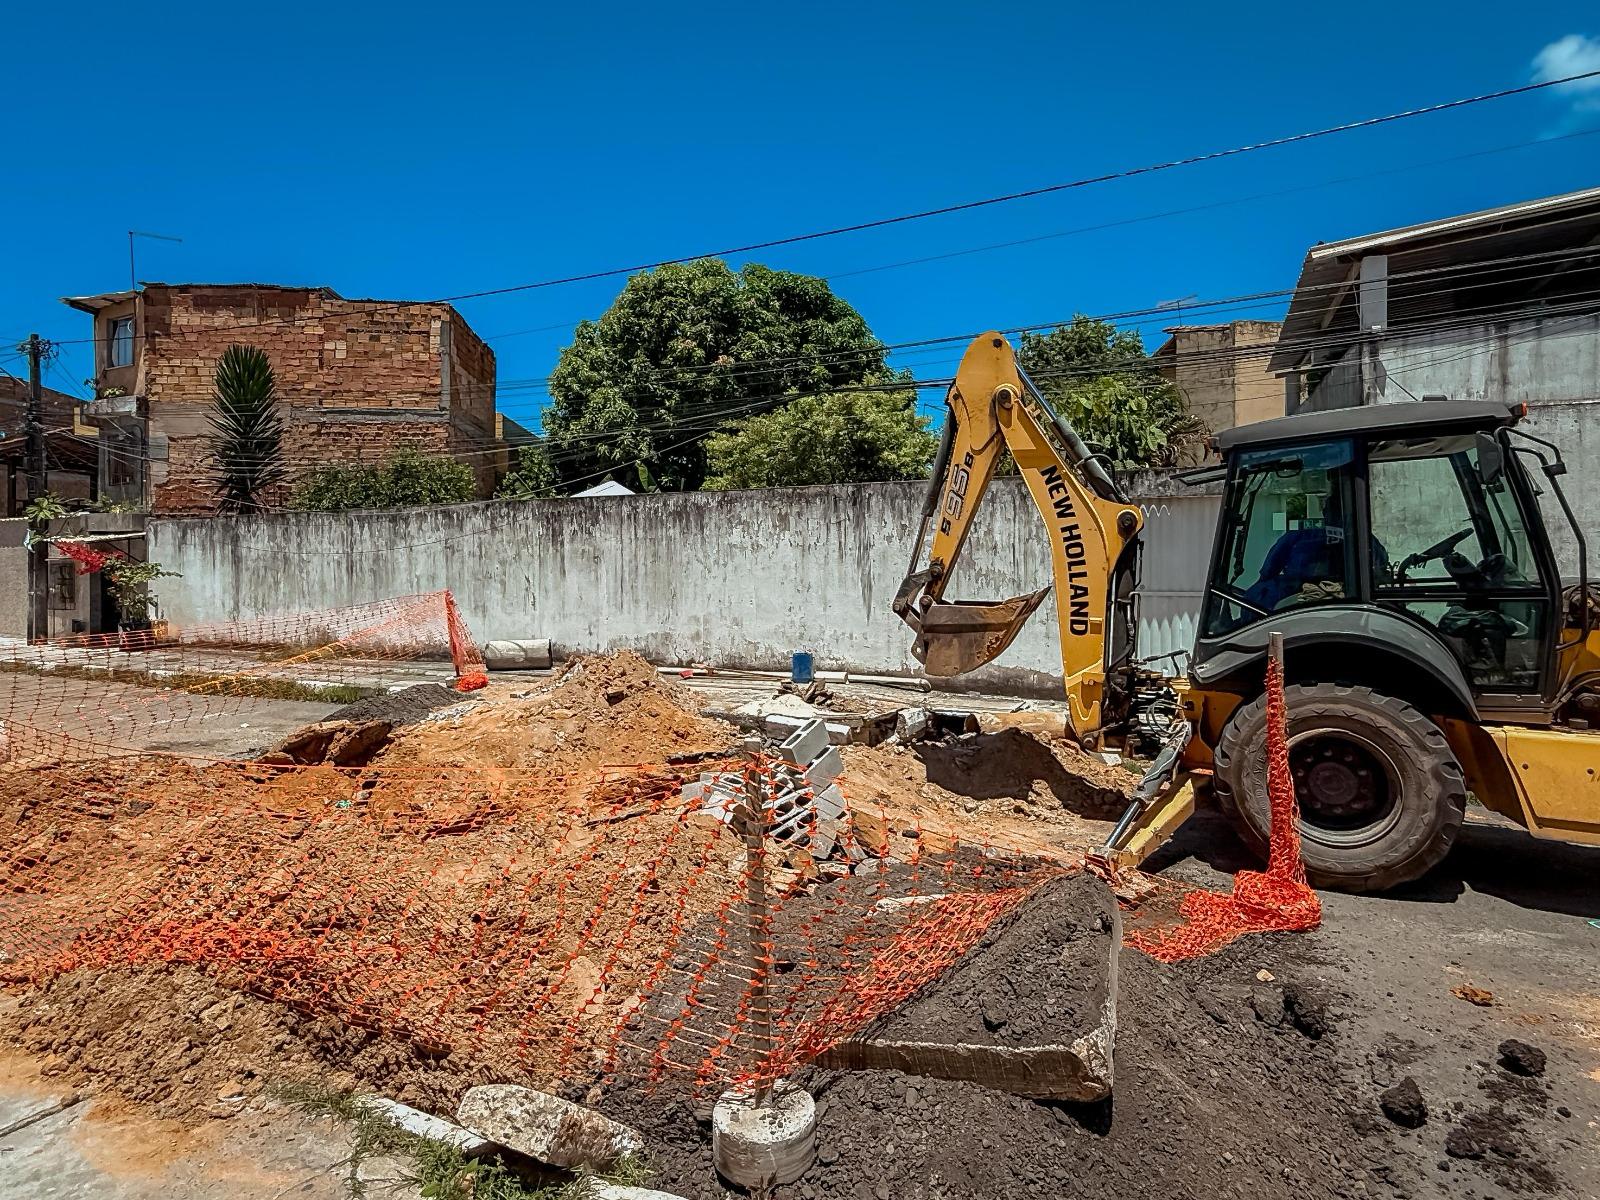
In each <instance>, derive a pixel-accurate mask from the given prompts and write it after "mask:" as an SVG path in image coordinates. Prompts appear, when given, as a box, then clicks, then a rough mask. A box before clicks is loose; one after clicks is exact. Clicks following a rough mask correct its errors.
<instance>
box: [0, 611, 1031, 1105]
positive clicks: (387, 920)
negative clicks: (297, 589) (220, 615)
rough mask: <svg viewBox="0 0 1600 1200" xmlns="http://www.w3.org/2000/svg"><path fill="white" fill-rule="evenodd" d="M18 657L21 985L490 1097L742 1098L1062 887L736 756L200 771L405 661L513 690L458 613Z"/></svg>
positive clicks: (1, 865) (9, 967)
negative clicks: (318, 1046) (238, 1017)
mask: <svg viewBox="0 0 1600 1200" xmlns="http://www.w3.org/2000/svg"><path fill="white" fill-rule="evenodd" d="M0 654H3V655H4V656H5V661H4V662H0V668H3V669H0V714H3V716H0V720H3V721H4V725H5V735H6V739H7V740H6V746H7V753H8V755H9V761H5V760H3V759H0V983H10V984H18V985H27V984H43V983H47V982H49V981H50V980H53V979H55V978H57V977H59V976H61V975H64V974H66V973H68V972H74V971H93V972H107V971H119V972H120V971H131V970H143V971H155V972H161V971H163V970H164V969H167V968H169V967H172V966H187V967H194V968H198V969H200V970H201V971H203V972H205V973H206V974H208V975H210V976H211V977H213V978H215V979H217V980H218V981H220V982H222V983H223V984H225V985H227V986H229V987H232V988H236V989H238V990H240V991H243V992H247V993H250V994H253V995H256V996H259V997H262V998H265V999H268V1000H271V1001H275V1002H278V1003H281V1004H286V1005H290V1006H293V1007H295V1008H297V1009H299V1010H301V1011H304V1012H307V1013H311V1014H315V1015H317V1016H319V1017H327V1018H331V1019H333V1020H336V1021H338V1022H341V1023H343V1024H345V1025H348V1026H352V1027H356V1028H360V1029H366V1030H373V1031H376V1032H378V1033H381V1034H383V1035H385V1036H388V1037H391V1038H394V1039H398V1040H402V1041H405V1042H409V1043H411V1044H412V1045H414V1046H417V1047H420V1048H422V1049H423V1050H425V1051H426V1052H429V1053H437V1054H446V1053H447V1054H449V1055H450V1056H451V1061H452V1062H453V1063H455V1064H457V1065H459V1066H460V1067H461V1068H463V1069H468V1070H471V1071H473V1072H475V1073H476V1074H478V1075H479V1076H480V1077H484V1078H504V1079H514V1080H519V1081H525V1082H528V1083H531V1084H534V1085H535V1086H543V1087H546V1088H554V1087H557V1086H560V1085H565V1084H571V1083H574V1082H581V1083H584V1084H593V1083H598V1082H604V1081H606V1080H614V1079H627V1080H631V1081H638V1082H643V1083H647V1084H653V1083H657V1082H660V1081H662V1080H663V1079H666V1078H668V1077H669V1076H670V1077H672V1078H674V1079H676V1080H678V1081H680V1082H687V1083H688V1084H689V1085H691V1086H693V1087H695V1088H698V1089H707V1090H719V1089H721V1088H723V1087H726V1086H728V1085H729V1084H730V1083H739V1082H752V1081H758V1080H767V1079H771V1078H773V1077H776V1076H778V1075H782V1074H784V1073H786V1072H788V1071H791V1070H793V1069H794V1067H796V1066H797V1065H799V1064H801V1063H803V1062H805V1061H808V1060H810V1059H811V1058H813V1057H814V1056H815V1055H817V1054H819V1053H821V1052H822V1051H824V1050H826V1049H828V1048H830V1047H831V1046H833V1045H835V1044H837V1043H838V1042H839V1041H840V1040H842V1039H844V1038H847V1037H849V1036H851V1035H852V1034H854V1033H856V1032H857V1031H859V1030H860V1029H861V1028H862V1027H864V1026H865V1025H867V1024H868V1023H870V1022H871V1021H872V1020H874V1019H875V1018H877V1017H878V1016H880V1015H883V1014H885V1013H887V1012H889V1011H890V1010H892V1009H893V1008H894V1007H895V1006H896V1005H898V1004H899V1003H900V1002H902V1001H903V1000H904V999H906V998H907V997H909V996H910V995H911V994H912V993H914V992H915V991H917V990H918V989H919V988H921V987H922V986H924V985H925V984H927V983H928V982H930V981H931V980H933V979H934V978H935V977H937V976H938V975H939V974H940V973H941V972H943V971H944V970H946V969H947V968H948V967H949V966H950V965H951V964H952V963H954V962H955V961H956V960H957V959H958V958H959V957H960V956H961V955H962V954H964V953H965V952H966V951H967V950H969V949H970V948H972V947H973V946H974V945H976V944H977V942H978V941H979V940H980V939H981V938H982V937H983V936H984V934H985V932H986V931H987V930H988V929H989V928H990V926H991V925H992V923H993V922H994V921H995V920H997V919H998V918H1000V917H1002V916H1004V915H1006V914H1007V913H1009V912H1011V911H1013V910H1014V909H1015V908H1016V906H1017V905H1019V904H1020V903H1022V901H1023V900H1024V899H1025V898H1026V896H1027V895H1028V894H1029V892H1030V891H1031V889H1032V888H1033V887H1034V886H1036V885H1037V884H1038V883H1039V882H1041V881H1042V880H1043V879H1046V878H1049V877H1051V876H1053V875H1055V874H1058V873H1059V872H1060V871H1061V870H1062V863H1061V862H1060V860H1059V858H1058V857H1057V858H1052V857H1050V856H1049V855H1047V854H1042V853H1038V852H1037V848H1034V847H1024V846H1011V845H998V844H996V845H972V844H964V843H962V842H960V841H959V840H958V839H956V838H954V837H952V836H949V835H948V834H947V833H946V832H945V831H942V830H939V829H935V828H925V827H922V826H921V825H919V824H917V823H916V822H915V821H913V822H911V823H910V824H909V825H908V824H907V823H906V821H905V820H903V819H901V818H898V817H895V816H893V815H891V814H889V813H886V812H884V811H882V810H881V809H876V808H874V807H873V806H870V805H862V804H860V803H857V804H854V805H853V806H851V808H850V809H849V811H848V812H846V813H845V814H844V815H843V816H842V817H839V818H837V820H836V822H827V821H825V820H824V818H823V817H821V816H819V813H821V812H822V809H821V808H820V807H818V806H817V805H816V804H814V803H812V800H813V798H812V797H811V796H810V792H809V790H808V789H802V793H803V794H802V795H800V796H798V797H797V796H796V794H795V793H794V791H793V790H792V778H793V776H792V773H791V774H789V775H785V773H784V770H783V769H782V768H780V767H779V766H777V765H776V764H774V763H773V762H771V761H769V760H765V759H757V760H747V759H745V758H742V757H740V758H732V759H729V758H722V759H719V758H717V757H716V756H715V755H716V753H720V752H713V753H712V754H711V755H708V754H706V753H704V752H696V753H694V754H691V755H687V756H684V757H685V758H686V761H683V762H673V761H672V760H671V756H668V758H667V759H666V760H664V761H655V762H647V763H625V764H610V765H603V766H584V767H581V768H579V767H574V766H572V765H570V764H565V765H552V766H550V767H548V768H540V767H537V766H528V765H501V764H495V765H489V764H487V763H482V762H471V761H466V762H462V761H451V762H448V763H437V762H434V763H430V762H428V761H426V760H422V761H418V760H417V758H416V757H415V755H414V754H413V755H412V756H410V757H407V756H406V755H398V756H396V757H394V758H393V759H391V760H390V761H384V760H383V759H382V758H381V756H380V758H379V759H378V760H376V761H373V762H370V763H369V764H367V765H363V766H333V765H317V766H304V765H296V764H293V763H290V762H285V761H283V759H284V758H285V757H286V756H283V755H274V756H272V757H270V758H263V759H257V760H230V759H224V758H218V757H216V756H214V755H208V754H205V753H201V752H197V751H196V750H195V749H194V747H195V746H197V745H198V744H199V743H200V741H201V739H202V738H203V737H204V736H206V733H207V730H209V729H211V728H214V727H216V726H217V725H220V724H229V725H231V726H234V727H236V726H237V725H238V724H249V723H250V720H251V718H252V717H253V716H254V715H255V714H256V713H257V711H258V707H257V706H261V705H266V704H276V703H281V702H282V701H283V700H285V699H286V698H289V699H293V698H296V697H299V698H304V697H305V696H306V695H307V694H311V695H320V696H322V697H323V698H324V701H325V702H326V701H327V700H330V699H332V698H333V697H332V696H331V695H330V694H329V693H330V692H331V691H333V690H337V689H338V688H339V687H341V686H352V687H355V688H357V690H365V691H368V692H370V691H374V690H382V689H384V688H387V687H390V686H393V685H394V682H395V678H396V675H397V672H396V671H395V669H394V668H395V664H397V663H405V664H406V670H405V671H404V672H399V673H398V674H399V675H401V676H402V677H403V679H402V681H409V682H416V681H417V678H418V677H419V674H420V676H421V677H422V678H430V677H433V676H434V675H437V677H438V678H439V679H441V680H443V681H446V682H452V681H459V683H457V686H471V685H472V684H473V683H474V682H477V681H478V680H483V681H484V682H486V679H484V678H483V671H482V660H481V657H479V655H478V652H477V648H476V646H475V644H474V643H473V640H472V637H471V634H470V632H469V631H468V629H467V627H466V625H465V622H464V621H463V620H462V618H461V616H460V613H459V612H458V611H457V610H456V608H455V605H454V603H453V601H451V599H450V597H449V595H448V593H434V594H431V595H427V596H414V597H406V598H402V599H399V600H393V601H385V602H382V603H379V604H373V605H362V606H356V607H353V608H346V609H336V610H328V611H325V612H320V613H308V614H296V615H293V616H285V617H277V618H270V619H262V620H258V621H249V622H240V623H232V624H217V625H208V626H203V627H191V628H186V629H173V628H162V629H157V630H153V631H150V632H149V633H147V634H139V635H135V636H133V637H131V638H123V637H117V636H115V635H113V636H111V637H109V638H78V639H66V640H63V641H58V642H52V643H47V644H39V645H33V646H20V645H12V646H8V647H5V648H4V649H3V650H0ZM434 663H437V667H436V668H435V667H433V666H432V665H431V664H434ZM574 674H576V672H575V673H574ZM652 678H654V677H653V675H652ZM478 686H480V687H481V686H482V683H478ZM595 686H596V687H597V688H599V689H600V690H601V699H600V700H599V701H598V704H599V708H600V710H601V711H602V712H604V711H607V704H608V700H609V697H610V696H611V694H612V693H611V691H610V690H609V688H610V685H609V684H603V685H602V684H596V685H595ZM486 694H487V693H480V695H486ZM463 700H464V704H465V707H466V708H469V709H470V708H471V707H472V706H473V705H475V704H484V703H488V702H486V701H484V700H482V699H471V698H465V697H464V698H463ZM454 711H455V710H454V709H451V710H447V712H446V714H445V716H444V719H445V720H458V719H459V718H456V717H450V716H449V715H448V714H449V713H450V712H454ZM488 711H490V712H491V713H493V712H497V711H498V710H495V709H492V708H491V709H489V710H488ZM240 718H243V720H241V719H240ZM309 719H315V717H314V714H313V715H312V716H311V717H310V718H309ZM552 719H554V718H552ZM430 728H436V726H430ZM430 736H431V735H430ZM518 736H520V735H518ZM529 736H532V734H531V733H530V734H529ZM418 744H432V743H418ZM716 772H730V773H734V774H736V775H737V774H742V775H744V776H745V777H746V779H747V784H746V786H747V788H748V789H750V790H751V791H752V792H753V794H754V795H755V796H756V797H758V798H760V797H767V798H771V797H775V796H779V795H780V794H783V795H784V797H785V798H784V799H783V802H782V804H783V805H788V806H789V807H788V808H783V807H782V805H779V804H778V803H777V801H774V802H773V805H770V806H768V807H763V808H760V809H759V811H760V813H761V814H762V815H760V816H759V817H758V816H755V815H752V814H754V813H756V812H757V811H758V810H757V808H756V807H755V806H754V805H753V802H752V806H751V807H750V808H749V811H748V812H746V813H745V814H744V817H743V818H742V819H741V820H734V819H733V817H732V815H731V814H730V813H729V812H727V811H719V810H718V809H717V808H716V806H714V805H708V804H707V802H706V801H705V799H704V797H703V793H697V792H696V790H695V786H694V785H696V784H697V783H698V782H699V781H700V780H701V776H702V773H707V774H715V773H716ZM786 780H787V782H786ZM785 788H789V789H790V790H789V791H788V792H787V793H785ZM796 806H798V808H796ZM769 809H770V811H769ZM793 811H800V812H801V813H802V814H804V819H802V820H799V821H798V822H796V821H795V820H794V819H793V818H792V816H786V818H785V822H776V821H774V816H775V815H776V814H779V813H780V812H781V813H783V814H791V813H792V812H793Z"/></svg>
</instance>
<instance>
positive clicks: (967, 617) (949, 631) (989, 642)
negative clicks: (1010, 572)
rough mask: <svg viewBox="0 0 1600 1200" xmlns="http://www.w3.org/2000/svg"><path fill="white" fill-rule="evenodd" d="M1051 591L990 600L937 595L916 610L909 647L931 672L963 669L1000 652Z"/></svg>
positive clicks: (963, 671)
mask: <svg viewBox="0 0 1600 1200" xmlns="http://www.w3.org/2000/svg"><path fill="white" fill-rule="evenodd" d="M1049 594H1050V589H1049V588H1048V587H1044V588H1040V589H1039V590H1038V591H1037V592H1031V593H1029V594H1028V595H1026V596H1013V597H1012V598H1011V599H1009V600H1000V601H996V602H993V603H991V602H988V601H982V600H940V601H937V602H935V603H934V604H931V605H929V606H928V607H927V608H926V609H925V610H923V612H922V614H921V616H920V625H921V630H920V634H919V636H918V638H917V641H916V645H914V646H913V647H912V653H913V654H915V655H916V656H917V661H918V662H920V663H921V664H922V667H923V669H924V670H925V671H927V673H928V674H929V675H965V674H966V673H967V672H968V671H976V670H977V669H978V668H979V667H981V666H983V664H984V663H987V662H992V661H994V660H995V659H996V658H998V657H999V656H1000V655H1001V653H1002V652H1004V650H1005V648H1006V647H1007V646H1009V645H1011V643H1012V642H1013V641H1014V640H1015V639H1016V636H1017V633H1018V632H1019V631H1020V630H1021V629H1022V627H1023V625H1024V624H1026V623H1027V620H1028V618H1029V617H1031V616H1032V615H1033V610H1034V609H1036V608H1038V607H1039V605H1040V604H1041V603H1043V601H1044V598H1045V597H1046V596H1048V595H1049Z"/></svg>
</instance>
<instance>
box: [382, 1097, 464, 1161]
mask: <svg viewBox="0 0 1600 1200" xmlns="http://www.w3.org/2000/svg"><path fill="white" fill-rule="evenodd" d="M362 1103H363V1104H364V1105H365V1106H366V1107H367V1108H369V1109H371V1110H372V1111H373V1112H374V1113H376V1114H377V1115H378V1116H380V1117H382V1118H383V1119H384V1120H385V1121H387V1122H389V1124H391V1125H393V1126H395V1127H397V1128H399V1129H403V1130H405V1131H406V1132H407V1133H410V1134H415V1135H416V1136H417V1137H423V1138H427V1139H428V1140H429V1141H433V1142H443V1143H444V1144H445V1145H447V1146H455V1147H456V1148H458V1149H459V1150H460V1151H461V1152H462V1153H463V1154H481V1153H482V1152H483V1151H484V1150H487V1149H488V1148H489V1143H488V1142H487V1141H486V1140H485V1139H484V1138H483V1136H482V1135H481V1134H479V1133H477V1132H475V1131H474V1130H471V1129H463V1128H462V1127H461V1126H459V1125H457V1124H455V1123H454V1122H452V1121H447V1120H445V1119H444V1118H443V1117H436V1116H434V1115H433V1114H432V1113H425V1112H423V1111H422V1110H421V1109H416V1108H412V1107H411V1106H410V1105H409V1104H401V1103H400V1102H399V1101H398V1100H390V1099H389V1098H388V1097H387V1096H365V1097H363V1098H362Z"/></svg>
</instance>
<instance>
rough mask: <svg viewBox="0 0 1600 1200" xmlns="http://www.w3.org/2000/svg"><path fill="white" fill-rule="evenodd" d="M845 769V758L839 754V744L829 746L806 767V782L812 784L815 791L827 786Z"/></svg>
mask: <svg viewBox="0 0 1600 1200" xmlns="http://www.w3.org/2000/svg"><path fill="white" fill-rule="evenodd" d="M843 771H844V758H843V757H842V756H841V755H840V754H839V748H838V747H837V746H829V747H828V748H827V749H826V750H824V751H823V752H822V753H821V754H819V755H817V757H816V758H814V759H812V760H811V762H810V763H809V764H808V765H807V767H806V782H807V783H809V784H810V785H811V790H812V791H813V792H815V791H817V789H819V788H825V787H827V786H828V785H829V784H830V783H832V782H833V781H834V780H835V779H837V778H839V776H840V774H842V773H843Z"/></svg>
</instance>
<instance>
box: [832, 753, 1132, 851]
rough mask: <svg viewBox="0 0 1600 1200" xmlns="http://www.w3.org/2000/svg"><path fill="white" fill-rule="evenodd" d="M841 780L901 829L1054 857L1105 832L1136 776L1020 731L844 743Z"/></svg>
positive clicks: (867, 805)
mask: <svg viewBox="0 0 1600 1200" xmlns="http://www.w3.org/2000/svg"><path fill="white" fill-rule="evenodd" d="M844 760H845V765H846V768H847V772H846V775H845V779H844V781H843V782H844V786H845V788H846V792H847V794H848V795H849V797H850V799H851V800H852V802H854V803H856V804H857V805H858V806H861V807H864V808H867V809H871V810H881V811H882V812H883V814H884V815H885V817H887V818H888V819H889V820H890V822H891V823H893V824H896V825H897V826H900V827H908V826H910V827H916V826H921V827H927V828H932V829H938V830H944V831H948V832H949V833H950V834H951V835H952V836H954V837H956V838H958V839H960V840H961V841H965V842H971V843H972V844H975V845H995V846H1000V847H1005V848H1008V849H1013V850H1018V851H1024V852H1040V853H1049V854H1053V855H1055V856H1061V855H1067V854H1072V853H1077V852H1081V851H1082V850H1083V849H1084V848H1085V847H1087V846H1090V845H1093V844H1098V843H1099V841H1100V840H1101V839H1103V838H1104V836H1105V829H1104V825H1103V824H1093V823H1091V822H1103V821H1105V820H1106V819H1109V818H1113V817H1115V816H1117V815H1119V814H1120V813H1121V812H1122V810H1123V809H1124V808H1125V807H1126V806H1127V803H1128V795H1129V793H1130V792H1131V791H1132V789H1133V787H1134V785H1135V784H1136V783H1137V782H1138V778H1137V777H1136V776H1135V775H1133V774H1132V773H1131V772H1129V771H1127V770H1124V769H1123V768H1121V767H1113V766H1108V765H1107V764H1106V763H1103V762H1101V761H1100V760H1099V759H1098V758H1095V757H1093V756H1091V755H1088V754H1085V753H1084V752H1083V751H1081V750H1079V749H1077V747H1075V746H1073V745H1072V744H1070V743H1068V742H1066V741H1064V740H1061V739H1055V738H1046V737H1039V736H1036V735H1034V734H1031V733H1028V732H1025V731H1023V730H1018V729H1008V730H1004V731H1002V732H1000V733H993V734H989V733H979V734H966V735H963V736H961V737H957V738H953V739H950V740H948V741H945V742H918V743H913V744H911V745H909V746H905V745H890V744H887V743H886V744H883V745H879V746H873V747H871V748H867V747H861V746H847V747H845V749H844Z"/></svg>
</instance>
